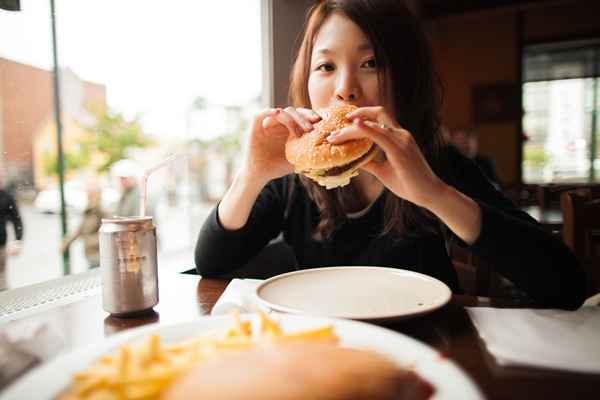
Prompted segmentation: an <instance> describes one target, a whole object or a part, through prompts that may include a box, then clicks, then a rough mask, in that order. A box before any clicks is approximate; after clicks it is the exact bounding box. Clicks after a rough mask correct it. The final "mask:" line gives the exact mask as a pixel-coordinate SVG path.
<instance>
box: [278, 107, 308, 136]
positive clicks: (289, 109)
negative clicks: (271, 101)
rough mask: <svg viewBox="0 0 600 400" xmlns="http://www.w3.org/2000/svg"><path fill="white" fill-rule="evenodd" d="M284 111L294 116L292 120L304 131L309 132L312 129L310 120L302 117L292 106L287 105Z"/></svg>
mask: <svg viewBox="0 0 600 400" xmlns="http://www.w3.org/2000/svg"><path fill="white" fill-rule="evenodd" d="M284 111H285V112H287V113H288V114H290V115H291V116H292V118H294V121H296V122H297V123H298V125H300V126H301V127H302V129H303V130H304V132H310V131H311V130H312V129H313V126H312V124H311V123H310V121H309V120H308V119H307V118H304V116H303V115H302V114H300V113H299V112H298V110H296V109H295V108H294V107H287V108H286V109H285V110H284Z"/></svg>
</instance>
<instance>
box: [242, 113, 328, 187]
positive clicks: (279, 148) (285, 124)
mask: <svg viewBox="0 0 600 400" xmlns="http://www.w3.org/2000/svg"><path fill="white" fill-rule="evenodd" d="M320 119H321V117H320V116H319V115H318V114H317V113H316V112H314V111H312V110H309V109H306V108H294V107H287V108H285V109H281V108H275V109H269V110H265V111H263V112H261V113H260V114H258V115H257V116H256V117H255V118H254V121H253V122H252V127H251V131H250V138H249V143H248V146H247V149H246V157H245V161H244V167H243V171H242V172H243V173H244V174H245V175H246V176H248V177H249V178H251V179H253V180H256V181H257V182H260V183H261V184H262V185H265V184H267V183H268V182H269V181H270V180H272V179H276V178H279V177H281V176H284V175H287V174H290V173H292V172H293V171H294V169H293V167H292V165H291V164H290V163H289V162H288V161H287V160H286V158H285V143H286V141H287V139H288V137H289V135H297V136H301V135H303V134H304V133H306V132H310V131H311V130H312V129H313V126H312V124H313V123H315V122H318V121H319V120H320Z"/></svg>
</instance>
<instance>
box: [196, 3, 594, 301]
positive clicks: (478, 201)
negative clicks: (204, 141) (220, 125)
mask: <svg viewBox="0 0 600 400" xmlns="http://www.w3.org/2000/svg"><path fill="white" fill-rule="evenodd" d="M290 94H291V100H292V103H293V105H294V107H288V108H286V109H284V110H281V109H273V110H266V111H264V112H262V113H260V114H259V115H257V116H256V117H255V119H254V122H253V124H252V127H251V132H250V140H249V144H248V147H247V149H246V158H245V161H244V163H243V166H242V168H241V169H240V171H239V172H238V174H237V176H236V178H235V179H234V182H233V184H232V186H231V187H230V188H229V190H228V191H227V193H226V194H225V196H224V197H223V199H222V201H221V202H220V204H219V205H218V206H217V207H216V208H215V209H214V210H213V212H212V214H211V215H210V216H209V218H208V219H207V221H206V222H205V224H204V226H203V228H202V230H201V232H200V236H199V239H198V243H197V245H196V254H195V258H196V266H197V270H198V272H199V273H200V274H202V275H204V276H217V275H220V274H224V273H227V272H230V271H232V270H234V269H236V268H238V267H240V266H242V265H244V264H245V263H246V262H247V261H248V260H249V259H250V258H251V257H252V256H254V255H255V254H257V253H258V252H259V251H260V250H261V249H262V248H263V247H264V246H265V245H266V244H267V243H268V242H269V241H270V240H271V239H273V238H275V237H277V236H278V235H279V234H280V233H281V232H283V237H284V238H285V240H286V242H287V243H288V244H289V245H290V246H291V247H292V249H293V250H294V253H295V255H296V258H297V260H298V264H299V265H300V266H303V267H304V268H310V267H321V266H327V265H381V266H401V267H402V268H407V269H413V270H415V271H418V272H422V273H426V274H428V275H431V276H434V277H436V278H438V279H440V280H442V281H444V282H445V283H446V284H448V285H449V286H450V288H451V289H452V290H453V291H455V292H458V291H459V290H460V288H459V285H458V280H457V276H456V273H455V271H454V269H453V267H452V264H451V262H450V259H449V257H448V254H447V251H446V243H447V242H448V241H454V242H456V243H459V244H460V245H462V246H464V247H466V248H468V249H469V250H470V251H472V252H473V253H475V254H477V255H479V256H481V257H483V258H484V259H487V260H489V261H491V262H493V263H494V265H495V266H496V268H497V272H498V273H500V274H502V275H503V276H505V277H507V278H508V279H510V280H511V281H512V282H514V283H515V284H516V285H517V286H518V287H519V288H520V289H521V290H523V291H525V292H526V293H527V294H529V295H530V296H531V297H532V298H533V299H534V300H536V301H538V302H539V303H541V304H544V305H548V306H555V307H563V308H575V307H577V306H579V305H580V304H581V303H582V301H583V299H584V293H585V281H584V276H583V273H582V271H581V269H580V268H579V266H578V264H577V261H576V259H575V258H574V256H573V255H572V254H571V253H570V252H569V250H568V248H567V247H566V246H564V245H563V244H562V242H560V241H559V240H555V239H553V238H552V237H551V236H549V235H548V234H546V233H545V232H544V231H543V230H542V229H541V228H540V226H539V225H538V224H537V223H536V221H535V220H533V219H532V218H530V217H529V216H528V215H527V214H525V213H524V212H521V211H519V210H517V209H516V208H515V207H514V206H513V205H512V204H511V202H510V201H508V200H507V199H506V198H504V197H503V196H502V194H500V193H499V192H498V191H496V190H495V189H494V188H493V186H491V185H490V183H489V182H488V181H487V180H486V179H485V177H484V176H482V174H481V172H480V171H479V169H478V168H477V167H476V166H475V165H474V164H473V163H472V161H469V160H468V159H466V158H464V157H462V156H460V155H459V154H457V153H452V152H444V153H442V152H441V150H440V149H441V148H442V147H441V145H440V144H441V139H440V129H439V128H440V126H439V110H440V101H439V98H440V95H439V88H438V81H437V80H436V78H435V74H434V71H433V65H432V59H431V54H430V48H429V44H428V43H427V40H426V37H425V35H424V33H423V31H422V30H421V28H420V26H419V23H418V21H417V20H416V18H414V16H413V15H412V14H411V13H410V11H409V10H408V9H407V8H406V7H405V6H403V5H402V4H401V3H400V2H398V1H392V0H390V1H385V0H380V1H367V0H353V1H351V0H348V1H322V2H320V3H319V4H317V5H316V6H315V7H313V9H312V10H311V12H310V14H309V19H308V23H307V26H306V31H305V34H304V38H303V42H302V45H301V48H300V50H299V53H298V57H297V59H296V63H295V65H294V69H293V72H292V80H291V86H290ZM340 104H353V105H355V106H358V107H359V109H358V110H356V111H354V112H353V113H351V114H350V115H348V116H347V118H348V119H349V120H351V121H353V124H352V125H351V126H350V127H346V128H344V129H342V130H341V131H338V132H337V133H334V134H332V135H331V136H329V137H328V139H327V140H329V142H331V143H335V144H338V143H342V142H344V141H346V140H349V139H356V138H361V137H367V138H370V139H371V140H373V141H374V142H375V143H376V144H377V145H379V146H380V148H381V149H382V150H383V153H384V154H385V156H384V157H383V158H381V159H379V160H375V161H372V162H370V163H369V164H367V165H366V166H365V167H364V168H363V171H362V172H361V173H360V174H359V176H358V177H356V178H354V179H353V180H352V181H351V184H350V185H348V186H345V187H343V188H337V189H334V190H330V191H327V190H325V189H324V188H322V187H320V186H318V185H316V184H314V183H312V182H311V181H309V180H307V179H306V178H300V182H297V180H298V179H297V178H295V177H294V175H290V174H292V172H293V170H292V166H291V165H290V164H289V163H288V162H287V161H286V159H285V156H284V145H285V142H286V140H287V138H288V135H301V134H303V133H304V132H308V131H310V130H311V129H312V124H314V123H315V122H317V121H319V119H320V117H319V116H318V115H317V114H316V113H315V112H314V111H312V110H317V109H320V108H324V107H329V106H334V105H340Z"/></svg>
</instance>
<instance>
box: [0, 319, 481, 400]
mask: <svg viewBox="0 0 600 400" xmlns="http://www.w3.org/2000/svg"><path fill="white" fill-rule="evenodd" d="M248 317H249V316H247V315H244V318H248ZM272 318H274V319H276V320H278V321H279V323H280V324H281V327H282V328H283V330H284V331H285V332H294V331H298V330H305V329H309V328H315V327H319V326H323V325H324V324H332V325H333V326H334V329H335V333H336V334H337V335H338V336H339V337H340V339H341V345H342V346H347V347H354V348H360V349H369V350H372V351H376V352H378V353H380V354H382V355H384V356H387V357H388V358H389V359H390V360H392V361H394V362H397V363H398V364H399V365H410V366H413V367H414V370H415V372H417V373H418V374H419V375H420V376H421V377H422V378H424V379H425V380H426V381H428V382H429V383H431V384H432V385H433V387H434V389H435V395H434V397H432V398H433V399H462V400H471V399H473V400H476V399H483V395H482V394H481V392H480V391H479V390H478V388H477V386H476V385H475V384H474V383H473V382H472V381H471V380H470V379H469V377H468V376H467V375H466V374H465V373H464V372H463V371H462V370H461V369H460V368H459V367H457V366H456V365H455V364H454V363H453V362H452V361H450V360H449V359H447V358H446V357H443V356H441V355H440V354H439V353H438V352H436V351H435V350H433V349H432V348H430V347H428V346H426V345H424V344H422V343H421V342H418V341H417V340H415V339H412V338H410V337H408V336H405V335H403V334H400V333H396V332H394V331H391V330H388V329H385V328H381V327H378V326H375V325H370V324H367V323H364V322H358V321H350V320H341V319H325V318H314V317H301V316H294V315H277V316H272ZM231 322H232V320H231V318H230V317H228V316H219V317H201V318H199V319H198V320H196V321H191V322H185V323H177V324H170V325H165V324H158V323H157V324H152V325H147V326H144V327H140V328H136V329H131V330H128V331H126V332H123V333H120V334H117V335H115V336H112V337H110V338H109V339H108V340H106V341H104V342H102V343H98V344H96V345H93V346H88V347H86V348H81V349H77V350H75V351H73V352H71V353H67V354H64V355H62V356H59V357H57V358H55V359H54V360H51V361H49V362H47V363H45V364H42V365H41V366H39V367H38V368H35V369H33V370H31V371H30V372H28V373H27V374H26V375H25V376H23V377H22V378H20V379H19V380H17V382H16V383H14V384H13V385H12V386H9V387H8V388H7V389H6V391H5V392H4V393H2V396H0V397H2V399H3V400H23V399H53V398H54V397H55V396H56V395H57V394H58V393H60V392H61V390H63V389H64V388H65V387H66V386H67V385H69V383H70V379H71V375H72V374H73V373H74V372H77V371H80V370H83V369H85V368H86V367H87V366H88V365H90V363H91V362H93V361H94V360H95V359H96V358H98V357H99V356H101V355H103V354H106V353H108V352H111V351H114V350H115V349H116V348H117V347H118V346H119V345H121V344H123V343H131V342H136V341H139V340H141V339H142V338H144V337H146V336H147V335H149V334H154V333H158V334H160V336H161V340H162V341H163V342H166V343H168V342H175V341H180V340H183V339H186V338H190V337H194V336H199V335H203V334H206V333H208V332H215V331H219V330H221V329H226V328H227V327H228V326H231Z"/></svg>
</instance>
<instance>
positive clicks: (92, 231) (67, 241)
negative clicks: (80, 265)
mask: <svg viewBox="0 0 600 400" xmlns="http://www.w3.org/2000/svg"><path fill="white" fill-rule="evenodd" d="M86 194H87V205H86V208H85V211H84V212H83V217H82V219H81V223H80V224H79V227H78V228H77V230H75V232H73V233H71V234H70V235H67V237H65V238H64V240H63V242H62V244H61V246H60V252H61V254H62V253H64V252H65V251H66V250H67V249H68V248H69V246H71V243H73V242H74V241H75V240H77V239H79V238H81V239H83V251H84V254H85V258H86V260H87V262H88V264H89V267H90V268H97V267H98V266H99V265H100V245H99V243H100V241H99V237H98V230H99V229H100V225H101V224H102V218H104V217H105V215H104V212H103V210H102V190H101V188H100V187H99V186H98V185H96V184H91V185H90V186H88V187H87V189H86Z"/></svg>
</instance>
